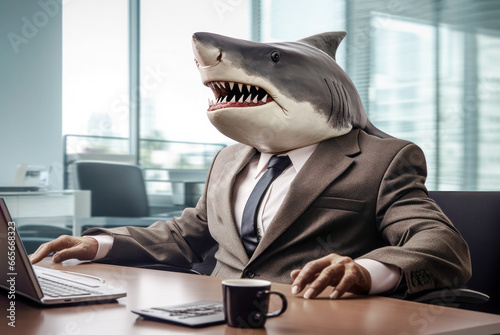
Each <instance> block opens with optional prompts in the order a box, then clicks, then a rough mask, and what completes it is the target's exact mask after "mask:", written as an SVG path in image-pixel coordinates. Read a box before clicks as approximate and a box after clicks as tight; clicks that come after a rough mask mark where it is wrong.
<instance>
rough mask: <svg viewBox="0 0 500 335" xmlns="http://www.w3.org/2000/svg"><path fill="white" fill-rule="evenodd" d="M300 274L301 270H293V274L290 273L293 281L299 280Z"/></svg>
mask: <svg viewBox="0 0 500 335" xmlns="http://www.w3.org/2000/svg"><path fill="white" fill-rule="evenodd" d="M299 273H300V270H292V272H290V277H291V278H292V280H295V278H297V276H298V275H299Z"/></svg>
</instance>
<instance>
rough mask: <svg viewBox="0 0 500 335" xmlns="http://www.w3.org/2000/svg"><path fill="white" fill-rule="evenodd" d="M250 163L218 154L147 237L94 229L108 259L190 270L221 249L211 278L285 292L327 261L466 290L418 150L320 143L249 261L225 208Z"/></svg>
mask: <svg viewBox="0 0 500 335" xmlns="http://www.w3.org/2000/svg"><path fill="white" fill-rule="evenodd" d="M256 153H257V151H256V150H255V149H254V148H251V147H249V146H246V145H243V144H236V145H233V146H230V147H227V148H225V149H223V150H222V151H221V152H220V153H219V154H218V155H217V156H216V157H215V159H214V161H213V163H212V166H211V169H210V171H209V173H208V178H207V182H206V187H205V191H204V194H203V195H202V197H201V198H200V200H199V202H198V204H197V205H196V208H188V209H186V210H185V211H184V212H183V214H182V215H181V217H179V218H173V219H172V220H171V221H169V222H156V223H154V224H153V225H151V226H150V227H147V228H140V227H122V228H116V229H109V230H102V229H92V230H90V231H87V232H86V234H96V233H100V232H103V231H104V232H107V233H109V234H112V235H113V236H114V244H113V247H112V249H111V250H110V252H109V254H108V256H107V258H108V259H122V260H127V261H129V262H131V263H133V262H156V263H158V262H159V263H166V264H171V265H177V266H185V267H188V266H190V265H191V264H193V263H195V262H200V261H201V260H203V258H204V257H205V255H206V253H207V252H208V250H209V249H210V248H211V247H212V246H214V245H215V244H218V245H219V249H218V251H217V253H216V258H217V264H216V267H215V269H214V271H213V273H212V275H214V276H219V277H255V278H265V279H269V280H271V281H276V282H284V283H290V282H291V279H290V272H291V270H293V269H299V268H301V267H303V266H304V265H305V264H306V263H307V262H308V261H311V260H313V259H317V258H319V257H322V256H325V255H327V254H330V253H337V254H341V255H345V256H349V257H352V258H360V257H362V258H370V259H374V260H377V261H380V262H382V263H386V264H392V265H395V266H397V267H399V268H400V269H401V270H402V273H403V275H404V276H403V278H405V280H404V282H406V285H407V292H408V293H415V292H418V291H421V290H425V289H433V288H437V287H446V286H450V285H461V284H464V283H465V282H466V281H467V280H468V279H469V277H470V274H471V265H470V256H469V250H468V247H467V244H466V243H465V241H464V240H463V239H462V237H461V236H460V234H459V232H458V231H457V230H456V229H455V228H454V227H453V225H452V224H451V222H450V221H449V220H448V218H447V217H446V216H445V215H444V214H443V213H442V211H441V210H440V209H439V207H438V206H437V205H436V204H435V203H434V202H433V201H432V200H431V199H430V198H429V197H428V195H427V190H426V188H425V186H424V182H425V179H426V173H427V172H426V163H425V158H424V154H423V152H422V151H421V150H420V148H419V147H418V146H416V145H415V144H412V143H410V142H407V141H403V140H399V139H394V138H387V139H380V138H377V137H374V136H371V135H368V134H366V133H365V132H363V131H362V130H359V129H354V130H352V131H351V132H350V133H348V134H346V135H344V136H341V137H336V138H331V139H328V140H326V141H324V142H321V143H320V144H319V145H318V147H317V149H316V150H315V151H314V153H313V154H312V156H311V157H310V159H309V160H308V161H307V162H306V164H305V165H304V167H303V168H302V169H301V171H300V172H299V173H298V174H297V176H296V178H295V180H294V181H293V183H292V184H291V186H290V190H289V192H288V194H287V196H286V198H285V199H284V201H283V204H282V206H281V207H280V209H279V210H278V212H277V214H276V216H275V217H274V219H273V221H272V222H271V224H270V226H269V228H268V230H267V233H266V235H265V236H264V237H263V239H262V241H261V242H260V244H259V245H258V247H257V249H256V250H255V253H254V254H253V256H252V258H251V259H248V257H247V254H246V252H245V250H244V247H243V244H242V243H241V240H240V236H239V234H238V231H237V228H236V224H235V221H234V218H233V211H232V208H231V193H232V189H233V185H234V182H235V178H236V175H237V174H238V173H239V172H240V171H241V170H242V169H243V168H244V167H245V165H246V164H247V163H248V161H249V160H250V159H251V158H252V157H253V156H254V155H255V154H256Z"/></svg>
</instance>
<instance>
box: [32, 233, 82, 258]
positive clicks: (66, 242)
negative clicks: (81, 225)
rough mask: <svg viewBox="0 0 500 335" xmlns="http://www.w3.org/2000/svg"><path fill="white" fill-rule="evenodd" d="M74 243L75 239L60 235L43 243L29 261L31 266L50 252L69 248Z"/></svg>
mask: <svg viewBox="0 0 500 335" xmlns="http://www.w3.org/2000/svg"><path fill="white" fill-rule="evenodd" d="M74 243H75V237H73V236H69V235H62V236H59V237H58V238H56V239H55V240H53V241H50V242H47V243H43V244H42V245H41V246H40V247H39V248H38V249H37V250H36V251H35V252H34V253H33V254H32V255H30V261H31V263H32V264H35V263H38V262H40V261H41V260H42V259H44V258H45V257H47V255H49V254H50V253H51V252H57V251H60V250H62V249H65V248H68V247H71V246H72V245H74Z"/></svg>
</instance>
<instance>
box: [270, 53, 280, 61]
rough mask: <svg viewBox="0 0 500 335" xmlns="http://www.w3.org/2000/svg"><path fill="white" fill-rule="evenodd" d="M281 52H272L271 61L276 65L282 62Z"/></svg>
mask: <svg viewBox="0 0 500 335" xmlns="http://www.w3.org/2000/svg"><path fill="white" fill-rule="evenodd" d="M280 58H281V57H280V52H279V51H276V50H275V51H273V52H271V60H272V61H273V62H275V63H278V62H279V61H280Z"/></svg>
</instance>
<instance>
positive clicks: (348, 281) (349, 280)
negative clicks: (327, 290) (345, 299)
mask: <svg viewBox="0 0 500 335" xmlns="http://www.w3.org/2000/svg"><path fill="white" fill-rule="evenodd" d="M355 284H356V275H355V274H354V273H353V272H352V271H351V270H346V271H345V272H344V275H343V276H342V278H341V279H340V281H339V282H338V284H337V285H335V289H334V290H333V292H332V294H330V299H337V298H340V297H342V296H343V295H344V293H346V292H348V291H349V290H350V289H351V288H352V287H353V286H354V285H355Z"/></svg>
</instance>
